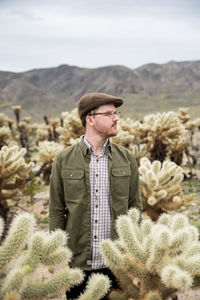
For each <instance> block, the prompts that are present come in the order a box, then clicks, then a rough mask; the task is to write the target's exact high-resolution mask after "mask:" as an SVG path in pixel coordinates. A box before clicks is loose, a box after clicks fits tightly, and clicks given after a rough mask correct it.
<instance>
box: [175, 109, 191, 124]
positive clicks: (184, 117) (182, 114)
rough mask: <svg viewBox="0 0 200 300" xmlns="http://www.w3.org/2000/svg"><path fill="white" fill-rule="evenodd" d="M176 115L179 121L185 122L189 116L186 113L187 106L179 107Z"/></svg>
mask: <svg viewBox="0 0 200 300" xmlns="http://www.w3.org/2000/svg"><path fill="white" fill-rule="evenodd" d="M177 117H178V118H179V119H180V121H181V123H183V124H186V123H187V122H188V121H189V120H190V119H191V116H190V115H189V114H188V108H185V107H180V108H179V109H178V113H177Z"/></svg>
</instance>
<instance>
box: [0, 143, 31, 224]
mask: <svg viewBox="0 0 200 300" xmlns="http://www.w3.org/2000/svg"><path fill="white" fill-rule="evenodd" d="M25 154H26V149H24V148H21V149H20V148H19V147H18V146H12V147H7V146H3V147H2V149H1V151H0V206H1V209H2V211H1V213H3V211H4V214H3V215H2V214H1V215H2V216H3V217H4V218H5V219H6V216H7V212H8V207H7V202H6V200H7V199H12V200H19V199H20V195H21V191H20V190H21V188H22V187H23V186H24V184H25V182H26V179H27V178H28V176H29V174H30V172H31V170H32V168H33V166H34V164H33V162H30V163H28V164H27V163H26V162H25V160H24V155H25Z"/></svg>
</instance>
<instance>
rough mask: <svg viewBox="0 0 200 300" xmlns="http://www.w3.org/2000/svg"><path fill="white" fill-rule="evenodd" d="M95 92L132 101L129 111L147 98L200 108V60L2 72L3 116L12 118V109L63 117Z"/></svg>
mask: <svg viewBox="0 0 200 300" xmlns="http://www.w3.org/2000/svg"><path fill="white" fill-rule="evenodd" d="M94 91H96V92H105V93H110V94H113V95H116V96H122V97H125V98H127V101H128V102H127V103H128V108H129V109H135V105H136V104H137V103H139V102H137V101H139V100H141V99H143V101H144V99H146V100H145V101H146V104H147V106H148V107H151V103H150V102H151V101H154V102H155V101H158V102H159V103H158V104H159V105H161V104H162V103H161V101H165V100H167V99H168V100H169V99H180V98H181V97H182V99H183V100H184V101H183V104H188V105H192V106H195V105H198V103H199V106H200V61H185V62H175V61H170V62H168V63H166V64H146V65H143V66H141V67H139V68H137V69H134V70H132V69H129V68H127V67H124V66H107V67H100V68H96V69H88V68H79V67H76V66H69V65H61V66H58V67H55V68H47V69H34V70H30V71H26V72H21V73H14V72H3V71H0V111H1V112H4V113H6V114H8V115H10V114H11V113H12V110H11V107H12V105H21V106H22V109H23V112H24V114H26V115H27V114H29V115H31V116H33V117H34V118H41V117H42V116H43V115H44V114H49V115H51V116H56V115H57V116H59V115H58V114H59V113H60V112H61V111H66V110H69V109H72V108H74V107H75V105H76V102H77V100H78V99H79V98H80V97H81V96H82V95H84V94H85V93H88V92H94ZM163 99H165V100H163ZM193 99H196V100H195V101H194V103H193V102H191V101H193ZM168 100H167V101H168ZM148 101H150V102H149V103H147V102H148ZM198 101H199V102H198ZM144 103H145V102H144ZM137 105H138V104H137ZM159 105H158V108H159ZM178 105H179V104H178ZM125 107H126V106H125ZM138 109H140V108H138ZM155 109H156V106H155Z"/></svg>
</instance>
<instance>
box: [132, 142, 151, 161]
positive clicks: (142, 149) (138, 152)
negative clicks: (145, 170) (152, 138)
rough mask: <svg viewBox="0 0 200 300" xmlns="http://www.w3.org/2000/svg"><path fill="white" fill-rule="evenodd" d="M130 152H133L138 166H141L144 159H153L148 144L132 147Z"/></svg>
mask: <svg viewBox="0 0 200 300" xmlns="http://www.w3.org/2000/svg"><path fill="white" fill-rule="evenodd" d="M129 150H131V151H132V152H133V155H134V157H135V159H136V161H137V164H138V166H139V165H140V160H141V158H142V157H147V158H148V159H150V158H151V153H150V152H148V150H147V145H146V144H138V145H134V146H130V147H129Z"/></svg>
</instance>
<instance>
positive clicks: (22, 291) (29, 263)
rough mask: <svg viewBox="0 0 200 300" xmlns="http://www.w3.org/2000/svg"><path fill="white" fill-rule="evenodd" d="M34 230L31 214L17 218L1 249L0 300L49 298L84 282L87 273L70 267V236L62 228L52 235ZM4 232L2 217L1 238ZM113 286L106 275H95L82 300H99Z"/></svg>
mask: <svg viewBox="0 0 200 300" xmlns="http://www.w3.org/2000/svg"><path fill="white" fill-rule="evenodd" d="M34 227H35V219H34V217H33V216H32V215H31V214H27V213H23V214H20V215H18V216H16V217H15V219H14V220H13V222H12V224H11V226H10V229H9V232H8V235H7V237H6V239H5V240H4V242H3V244H2V245H1V246H0V300H10V299H16V300H17V299H18V300H19V299H20V300H28V299H29V300H31V299H32V300H37V299H38V300H40V299H46V298H47V297H52V296H56V295H58V294H60V293H61V292H62V291H63V292H65V291H66V290H67V291H68V290H70V288H71V287H72V286H74V285H77V284H79V283H81V281H82V280H83V277H84V275H83V272H82V271H81V270H80V269H78V268H75V269H73V268H70V267H69V265H68V264H69V262H70V260H71V256H72V253H71V251H70V250H69V248H68V247H67V245H66V242H67V235H66V233H65V232H64V231H62V230H59V229H57V230H55V231H54V232H52V233H46V232H37V231H34ZM2 232H3V222H2V219H1V218H0V235H1V233H2ZM44 271H45V273H44ZM43 274H45V276H44V275H43ZM109 287H110V283H109V279H108V278H107V277H106V276H104V275H101V274H95V275H93V276H92V277H91V278H90V279H89V282H88V284H87V288H86V292H85V293H83V294H82V295H81V296H80V298H79V300H84V299H87V300H99V299H100V298H101V297H102V296H103V295H105V294H106V293H107V291H108V289H109Z"/></svg>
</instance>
